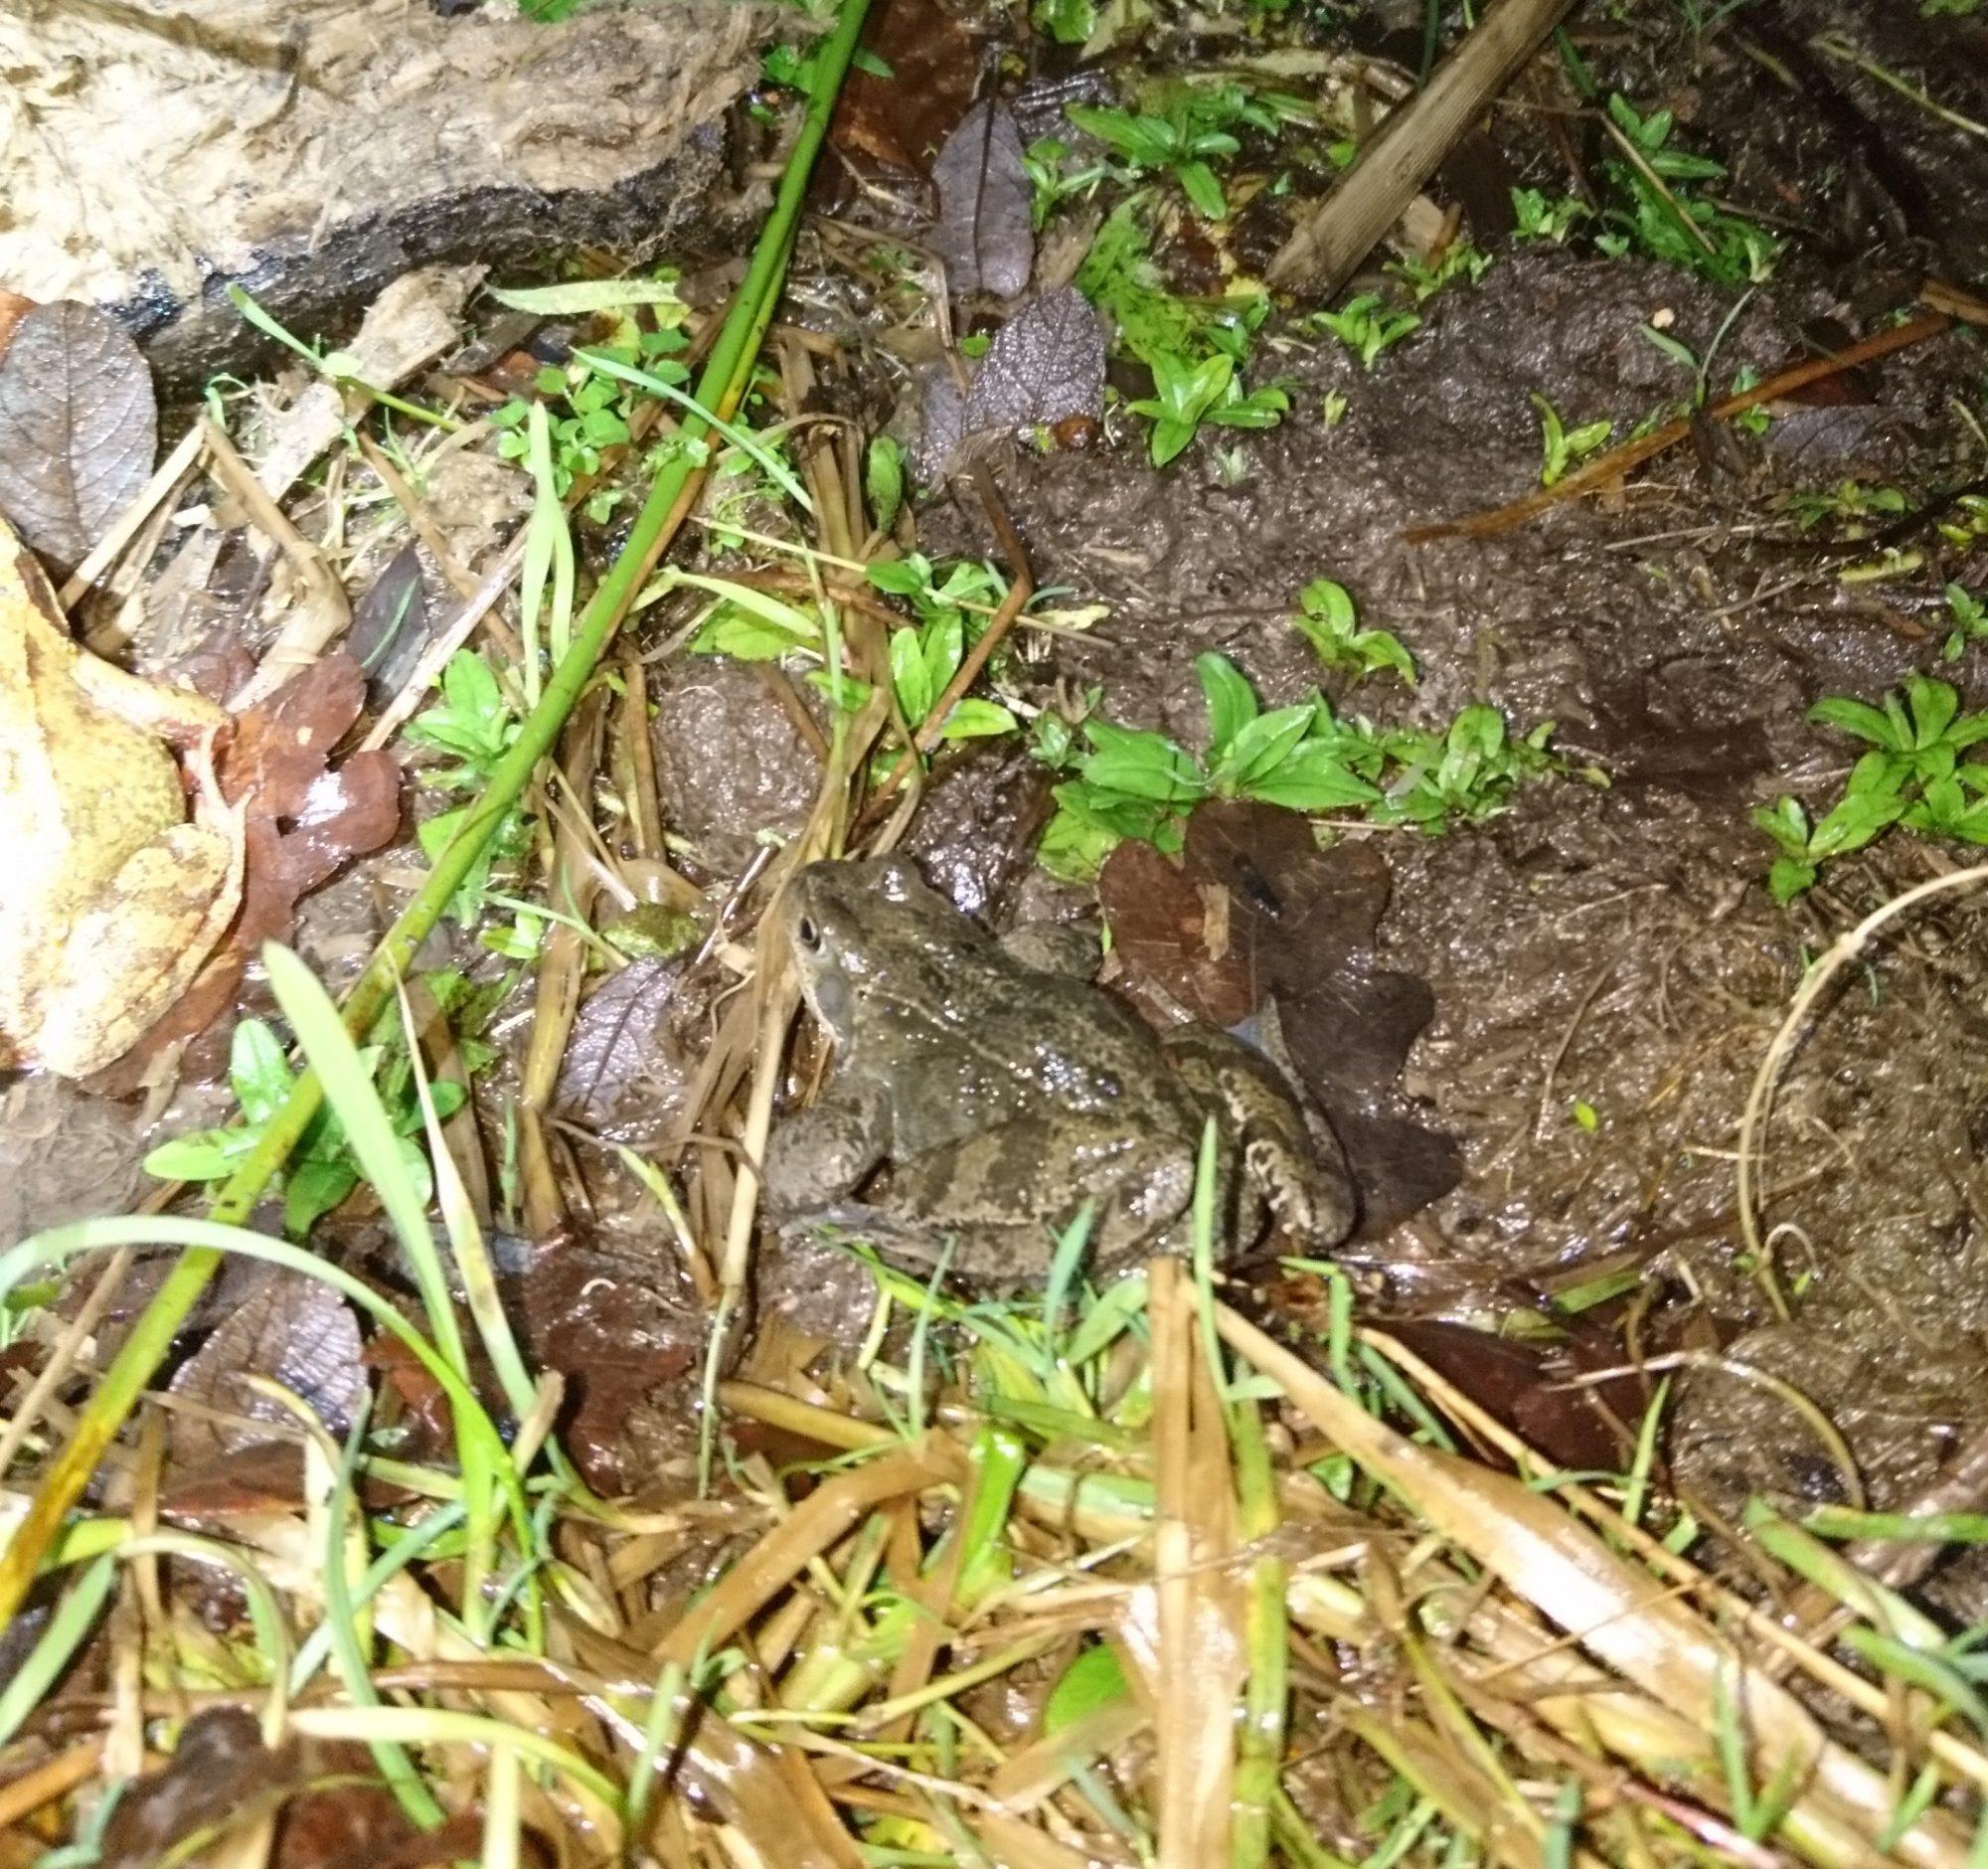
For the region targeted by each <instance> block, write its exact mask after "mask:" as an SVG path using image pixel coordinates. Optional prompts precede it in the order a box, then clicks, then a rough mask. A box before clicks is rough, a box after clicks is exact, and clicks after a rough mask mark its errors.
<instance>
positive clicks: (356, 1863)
mask: <svg viewBox="0 0 1988 1869" xmlns="http://www.w3.org/2000/svg"><path fill="white" fill-rule="evenodd" d="M277 1809H280V1811H281V1813H282V1814H281V1816H280V1817H279V1818H278V1820H277V1823H276V1833H275V1837H274V1839H273V1843H272V1846H271V1848H270V1850H269V1854H268V1861H269V1862H270V1863H271V1864H273V1865H275V1869H387V1866H388V1865H390V1864H391V1865H406V1869H413V1866H414V1865H415V1864H419V1863H427V1862H447V1861H450V1860H453V1859H459V1858H461V1857H463V1856H465V1855H470V1856H473V1855H474V1854H475V1851H476V1842H477V1835H478V1826H477V1824H476V1822H475V1820H474V1818H473V1816H470V1815H465V1816H464V1817H459V1818H457V1819H455V1820H453V1821H452V1822H451V1823H450V1824H449V1825H447V1826H446V1827H445V1828H444V1829H443V1830H441V1831H438V1832H436V1833H435V1834H434V1835H433V1836H424V1835H422V1833H421V1832H420V1831H418V1830H416V1829H415V1828H414V1823H413V1822H412V1821H411V1820H410V1818H409V1817H408V1816H407V1814H406V1813H405V1812H404V1811H403V1810H402V1809H401V1807H400V1805H399V1804H398V1803H397V1802H396V1801H395V1799H394V1797H393V1795H392V1794H391V1793H390V1792H389V1791H388V1790H387V1788H386V1787H385V1785H383V1784H381V1783H380V1779H379V1771H378V1768H377V1767H376V1766H375V1765H374V1763H373V1760H372V1758H371V1756H370V1755H369V1754H368V1753H367V1751H366V1749H365V1748H364V1747H362V1746H356V1745H346V1744H336V1743H327V1742H323V1741H317V1740H303V1741H297V1740H291V1741H288V1742H287V1743H285V1744H284V1745H282V1746H279V1747H278V1748H276V1750H275V1751H273V1752H271V1751H270V1750H268V1749H267V1748H266V1747H265V1746H264V1745H263V1744H262V1736H261V1729H260V1726H259V1723H258V1722H257V1721H256V1719H255V1716H254V1715H253V1714H251V1713H249V1712H248V1711H247V1710H246V1709H244V1708H241V1707H214V1708H209V1709H208V1710H207V1711H205V1712H203V1713H197V1714H195V1715H194V1717H193V1718H192V1719H191V1720H189V1721H188V1722H187V1723H186V1726H185V1727H184V1728H183V1729H182V1731H181V1733H180V1736H179V1744H178V1745H177V1747H175V1749H174V1751H173V1756H172V1758H171V1759H170V1760H169V1761H168V1762H167V1763H166V1765H165V1766H164V1767H162V1768H161V1769H160V1770H159V1771H157V1772H154V1773H151V1774H150V1775H148V1776H147V1777H145V1778H142V1779H140V1780H138V1781H137V1783H136V1784H132V1785H131V1786H129V1787H128V1788H127V1789H126V1790H125V1792H124V1794H123V1795H122V1796H121V1797H120V1798H119V1799H118V1800H117V1807H116V1809H115V1810H114V1811H113V1812H112V1813H111V1817H110V1821H109V1823H108V1824H107V1825H106V1826H105V1828H104V1833H103V1844H102V1854H101V1856H100V1857H99V1858H98V1860H99V1862H100V1863H101V1864H102V1865H103V1869H147V1866H148V1865H150V1864H153V1863H157V1862H163V1861H171V1860H174V1859H176V1858H177V1856H178V1855H179V1854H180V1853H181V1852H182V1851H183V1850H184V1849H185V1848H186V1846H188V1845H189V1844H192V1843H194V1842H195V1841H196V1839H205V1838H207V1837H209V1836H210V1835H211V1836H212V1837H213V1838H214V1839H215V1840H217V1841H218V1840H219V1839H220V1838H221V1837H222V1836H224V1835H226V1833H227V1832H228V1830H229V1829H230V1828H231V1827H232V1826H234V1825H236V1824H239V1823H244V1822H250V1821H253V1820H255V1819H257V1818H259V1817H262V1816H263V1815H265V1814H266V1813H268V1812H269V1811H271V1810H277ZM192 1859H197V1860H203V1861H204V1860H206V1856H205V1854H202V1855H200V1856H199V1857H198V1858H192Z"/></svg>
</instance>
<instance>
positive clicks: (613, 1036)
mask: <svg viewBox="0 0 1988 1869" xmlns="http://www.w3.org/2000/svg"><path fill="white" fill-rule="evenodd" d="M678 971H679V963H677V962H675V961H670V960H665V959H663V958H661V957H660V956H659V955H654V954H645V955H642V956H641V957H639V958H637V959H634V960H631V961H630V962H629V963H628V964H627V965H626V966H625V967H623V968H622V969H621V971H620V972H619V973H617V974H615V975H614V976H613V977H612V978H611V979H607V980H603V981H602V982H601V983H600V985H599V986H597V987H595V988H594V990H593V993H592V995H591V996H590V997H589V998H588V999H587V1001H586V1003H585V1005H583V1006H581V1007H580V1012H579V1015H578V1016H577V1017H576V1018H575V1020H574V1024H573V1036H572V1038H571V1039H570V1040H568V1042H567V1048H566V1057H565V1059H564V1061H563V1063H562V1065H561V1067H560V1080H559V1101H560V1106H561V1108H562V1109H563V1110H564V1111H565V1112H566V1113H567V1114H569V1115H570V1116H573V1117H575V1118H577V1119H578V1120H580V1121H581V1122H588V1123H592V1124H595V1125H598V1124H600V1123H601V1122H604V1121H605V1120H607V1118H608V1117H609V1116H611V1115H612V1113H613V1111H614V1107H615V1105H616V1104H619V1103H620V1101H621V1099H622V1098H623V1096H625V1095H626V1094H627V1092H628V1091H629V1090H630V1089H632V1088H633V1087H634V1086H636V1085H638V1084H641V1083H642V1082H644V1081H645V1080H646V1079H648V1078H649V1077H651V1076H652V1075H653V1074H654V1073H655V1072H656V1070H657V1069H658V1067H659V1066H661V1065H662V1064H664V1063H665V1054H666V1053H667V1050H668V1046H669V1032H668V1029H667V1026H666V1024H665V1015H666V1013H667V1010H668V996H669V989H670V981H671V978H672V976H673V975H675V974H676V973H677V972H678Z"/></svg>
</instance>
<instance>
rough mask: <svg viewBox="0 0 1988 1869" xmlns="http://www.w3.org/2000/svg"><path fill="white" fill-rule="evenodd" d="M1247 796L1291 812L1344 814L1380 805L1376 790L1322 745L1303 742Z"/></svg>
mask: <svg viewBox="0 0 1988 1869" xmlns="http://www.w3.org/2000/svg"><path fill="white" fill-rule="evenodd" d="M1249 796H1250V797H1252V798H1255V799H1258V800H1260V801H1261V802H1262V803H1264V804H1280V805H1283V806H1285V807H1286V808H1287V809H1289V810H1292V811H1346V810H1352V809H1354V808H1356V807H1365V806H1369V805H1375V804H1378V803H1380V801H1381V798H1382V792H1381V789H1380V787H1379V786H1377V785H1371V784H1369V783H1368V782H1367V780H1366V779H1364V778H1362V777H1360V776H1359V775H1358V774H1357V773H1355V772H1353V771H1350V770H1349V769H1348V768H1347V766H1346V765H1345V763H1344V761H1343V760H1342V759H1341V758H1340V756H1339V754H1338V753H1337V751H1336V750H1335V749H1334V748H1333V747H1331V746H1330V745H1328V744H1327V743H1325V742H1323V741H1305V742H1303V743H1301V744H1300V745H1299V746H1298V747H1296V748H1295V749H1294V750H1293V751H1292V752H1291V753H1290V754H1289V756H1288V757H1287V758H1285V759H1284V760H1283V761H1282V762H1281V763H1280V764H1279V765H1278V766H1277V768H1276V770H1275V771H1273V772H1269V773H1267V774H1265V775H1264V776H1263V777H1261V778H1258V779H1256V780H1254V781H1252V783H1251V784H1250V786H1249Z"/></svg>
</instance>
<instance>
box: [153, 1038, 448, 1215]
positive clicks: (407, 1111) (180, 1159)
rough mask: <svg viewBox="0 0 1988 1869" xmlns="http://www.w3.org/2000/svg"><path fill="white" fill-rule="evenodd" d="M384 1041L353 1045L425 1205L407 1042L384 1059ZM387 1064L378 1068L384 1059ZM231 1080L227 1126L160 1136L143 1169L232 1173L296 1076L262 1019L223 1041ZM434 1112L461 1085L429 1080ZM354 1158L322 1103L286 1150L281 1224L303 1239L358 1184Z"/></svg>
mask: <svg viewBox="0 0 1988 1869" xmlns="http://www.w3.org/2000/svg"><path fill="white" fill-rule="evenodd" d="M388 1054H389V1048H388V1047H387V1046H385V1045H370V1046H366V1047H364V1048H362V1050H361V1051H360V1053H359V1057H360V1060H361V1062H362V1063H363V1064H364V1065H365V1066H366V1068H367V1072H368V1075H369V1076H371V1075H374V1074H375V1073H379V1075H380V1097H381V1101H382V1102H383V1103H384V1104H386V1106H387V1110H388V1114H389V1116H390V1118H391V1119H392V1121H393V1126H394V1134H395V1135H396V1137H397V1138H398V1139H399V1141H400V1146H401V1154H402V1156H403V1158H404V1159H405V1161H406V1163H407V1167H408V1173H409V1176H410V1178H411V1179H412V1180H413V1182H414V1186H415V1188H416V1190H417V1191H418V1192H419V1194H420V1198H421V1203H422V1205H423V1206H425V1205H426V1203H427V1202H428V1200H429V1199H431V1198H432V1196H433V1193H434V1177H433V1174H432V1173H431V1172H430V1170H429V1167H428V1158H427V1153H426V1151H425V1150H424V1149H423V1148H422V1147H421V1144H420V1143H419V1142H418V1141H417V1140H416V1139H415V1138H416V1137H417V1136H418V1135H419V1134H420V1132H421V1126H422V1118H421V1107H420V1103H419V1100H418V1099H417V1098H416V1097H415V1095H414V1075H413V1072H412V1071H411V1070H410V1068H409V1065H408V1058H407V1053H406V1051H405V1049H403V1050H402V1051H401V1052H400V1054H399V1056H398V1057H395V1058H392V1059H389V1055H388ZM383 1062H385V1063H386V1067H387V1068H386V1070H385V1071H384V1072H380V1067H381V1065H382V1063H383ZM228 1080H229V1085H230V1087H231V1088H232V1089H233V1091H234V1092H235V1101H236V1102H237V1103H238V1104H240V1105H241V1107H242V1120H241V1121H240V1122H237V1123H230V1124H229V1125H228V1126H227V1127H225V1128H219V1129H201V1130H198V1131H197V1132H195V1133H194V1134H192V1135H181V1136H175V1137H174V1138H173V1139H172V1140H171V1141H168V1142H161V1143H160V1144H159V1146H158V1147H157V1148H155V1149H153V1150H152V1151H151V1153H150V1154H148V1155H147V1156H146V1157H145V1172H146V1173H147V1174H150V1175H157V1176H158V1177H159V1178H160V1179H161V1180H164V1181H222V1180H226V1179H227V1177H228V1176H230V1175H232V1174H233V1173H234V1172H235V1171H236V1169H237V1168H239V1167H240V1166H241V1165H242V1163H243V1162H244V1161H245V1160H246V1159H247V1158H248V1156H249V1155H250V1154H252V1153H253V1152H254V1150H255V1148H256V1147H257V1146H258V1145H259V1144H260V1142H261V1139H262V1134H263V1131H264V1130H265V1129H266V1128H267V1127H268V1125H269V1123H270V1122H271V1121H272V1120H273V1119H274V1118H275V1116H276V1114H277V1113H278V1111H280V1110H281V1108H282V1107H283V1104H285V1102H286V1101H287V1100H288V1098H289V1094H290V1090H291V1088H292V1086H293V1085H294V1084H295V1082H296V1078H295V1074H294V1073H293V1072H292V1071H291V1070H290V1064H289V1060H288V1059H287V1058H286V1057H284V1055H283V1047H282V1042H281V1041H280V1040H279V1039H278V1038H277V1037H276V1035H275V1032H274V1031H273V1030H272V1029H271V1028H270V1026H269V1025H268V1023H267V1022H266V1021H264V1020H261V1019H244V1020H243V1021H242V1022H241V1024H239V1025H238V1026H237V1027H236V1028H235V1036H234V1040H233V1042H232V1043H231V1045H230V1048H229V1061H228ZM428 1090H429V1095H430V1096H431V1097H432V1098H433V1099H434V1105H435V1113H436V1114H437V1115H438V1116H440V1117H442V1118H443V1119H444V1120H446V1119H447V1118H448V1117H450V1116H452V1115H454V1113H455V1112H456V1111H457V1110H458V1109H460V1108H461V1107H462V1101H463V1095H464V1093H463V1088H462V1086H461V1085H460V1084H452V1083H448V1082H446V1081H443V1080H437V1081H435V1082H434V1083H432V1084H430V1085H429V1087H428ZM359 1180H360V1175H359V1167H358V1164H357V1162H355V1161H354V1159H353V1156H352V1150H351V1147H350V1145H349V1144H348V1143H347V1141H346V1138H345V1130H344V1128H343V1126H342V1125H341V1124H340V1122H339V1120H338V1118H337V1116H336V1115H335V1114H334V1113H333V1112H332V1111H331V1110H330V1109H329V1108H328V1107H326V1108H320V1109H319V1111H318V1113H317V1114H316V1115H315V1116H314V1117H313V1118H312V1119H311V1123H310V1126H309V1128H307V1129H306V1130H305V1131H304V1135H303V1139H302V1141H301V1142H300V1143H299V1144H298V1145H297V1148H296V1150H295V1151H294V1152H293V1153H292V1155H291V1156H290V1161H289V1167H288V1168H287V1169H286V1171H285V1173H284V1176H283V1230H284V1232H286V1233H287V1234H288V1235H289V1236H290V1238H291V1239H293V1240H301V1239H302V1238H303V1237H304V1236H305V1235H306V1234H308V1233H309V1232H310V1230H311V1228H312V1227H313V1226H314V1225H315V1224H316V1223H317V1221H318V1220H320V1219H321V1218H322V1217H323V1216H324V1215H326V1214H328V1213H330V1212H331V1210H332V1209H333V1208H334V1207H336V1206H337V1205H338V1204H339V1202H340V1201H342V1200H344V1199H345V1197H346V1196H347V1195H348V1194H350V1193H351V1192H352V1190H353V1189H354V1188H356V1187H357V1186H358V1185H359Z"/></svg>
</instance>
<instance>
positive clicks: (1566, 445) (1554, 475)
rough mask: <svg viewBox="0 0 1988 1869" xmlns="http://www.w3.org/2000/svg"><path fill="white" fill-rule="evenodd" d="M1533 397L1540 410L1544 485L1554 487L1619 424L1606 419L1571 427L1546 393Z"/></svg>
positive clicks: (1541, 464) (1541, 465) (1541, 481)
mask: <svg viewBox="0 0 1988 1869" xmlns="http://www.w3.org/2000/svg"><path fill="white" fill-rule="evenodd" d="M1532 400H1533V407H1534V408H1535V409H1537V410H1538V411H1539V412H1540V485H1541V486H1543V487H1550V486H1552V485H1553V484H1554V482H1555V481H1557V480H1559V479H1560V478H1561V477H1562V475H1564V474H1565V473H1566V472H1567V471H1568V469H1569V468H1570V467H1575V466H1578V465H1579V464H1580V462H1582V461H1583V460H1585V459H1586V458H1587V457H1588V455H1590V454H1592V453H1594V452H1595V451H1596V450H1597V449H1598V448H1600V447H1601V446H1603V445H1604V444H1605V443H1606V441H1607V439H1608V437H1609V436H1610V435H1611V434H1613V433H1614V432H1615V425H1614V424H1613V423H1612V422H1609V421H1607V420H1606V419H1605V418H1604V419H1603V420H1601V421H1598V422H1584V423H1582V424H1581V425H1580V426H1579V427H1577V428H1570V427H1568V426H1567V425H1566V424H1565V423H1563V422H1562V421H1561V419H1560V411H1559V410H1557V409H1555V408H1554V406H1553V405H1552V404H1551V403H1550V402H1548V401H1547V399H1546V398H1545V397H1544V396H1540V395H1537V394H1536V395H1535V396H1534V397H1533V399H1532Z"/></svg>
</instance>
